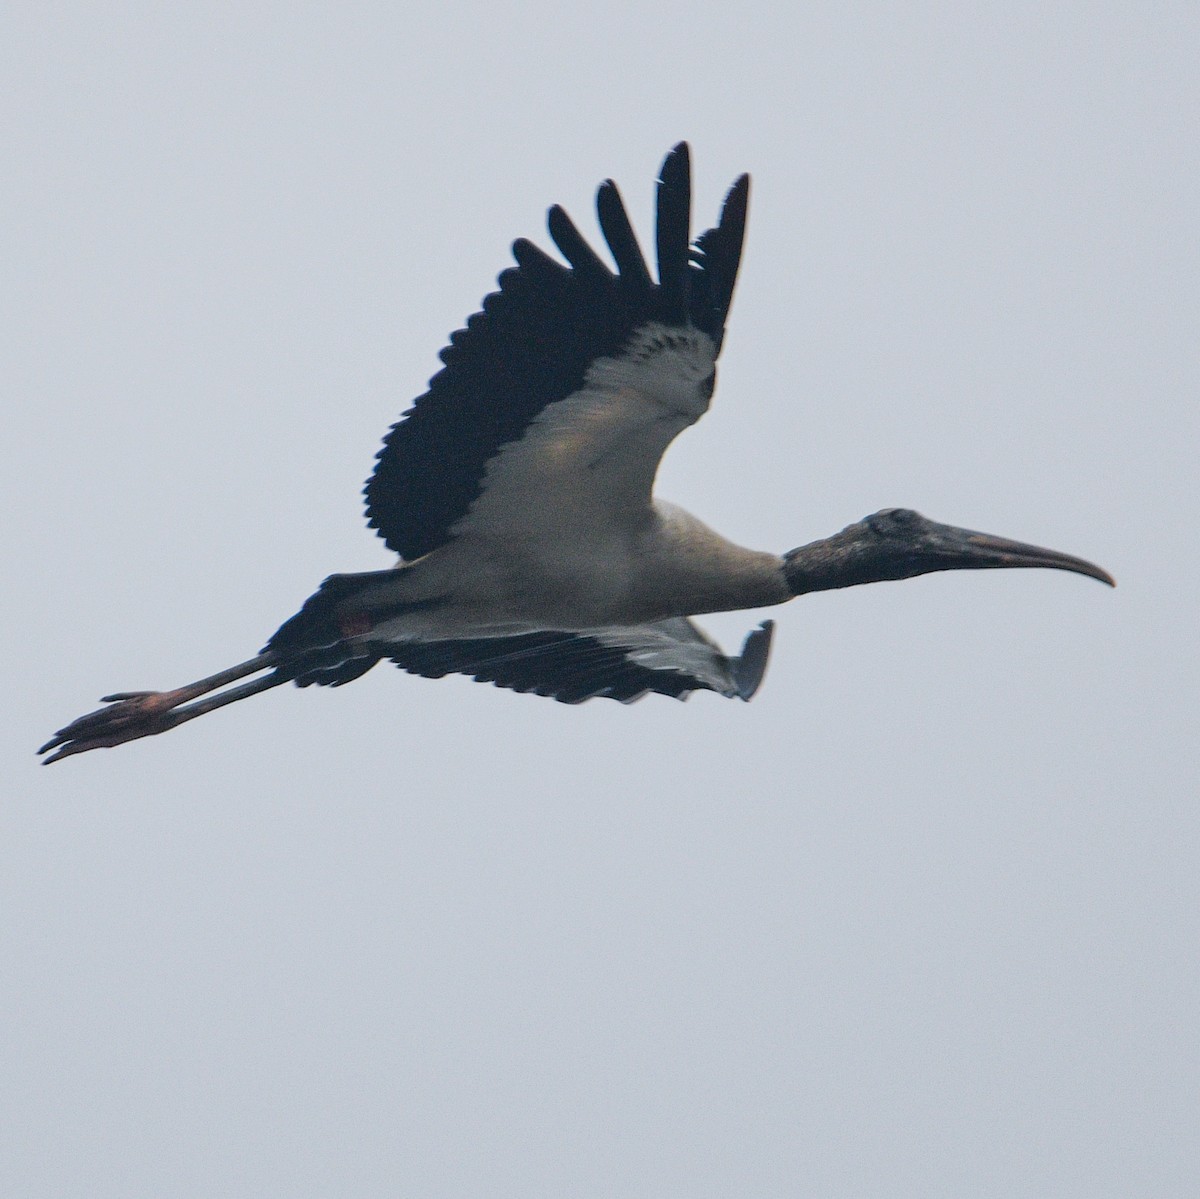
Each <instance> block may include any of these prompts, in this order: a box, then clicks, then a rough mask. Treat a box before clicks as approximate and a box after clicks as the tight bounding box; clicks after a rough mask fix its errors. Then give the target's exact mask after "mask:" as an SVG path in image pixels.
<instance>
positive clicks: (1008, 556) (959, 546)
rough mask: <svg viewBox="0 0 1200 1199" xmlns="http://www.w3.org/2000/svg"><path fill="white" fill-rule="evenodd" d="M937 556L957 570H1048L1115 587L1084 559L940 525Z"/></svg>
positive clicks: (1095, 566)
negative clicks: (947, 558)
mask: <svg viewBox="0 0 1200 1199" xmlns="http://www.w3.org/2000/svg"><path fill="white" fill-rule="evenodd" d="M937 540H938V541H939V542H941V544H940V545H939V546H938V551H939V556H940V555H942V554H945V555H947V556H948V557H950V559H951V560H952V561H953V563H954V568H957V569H959V570H962V569H967V570H970V569H972V568H975V569H985V570H986V569H987V568H989V567H994V568H998V569H1003V568H1005V567H1022V566H1025V567H1042V568H1044V569H1048V570H1070V571H1073V572H1074V573H1075V574H1078V575H1087V576H1088V577H1089V578H1092V579H1099V580H1100V582H1101V583H1107V584H1108V585H1109V586H1110V587H1115V586H1116V585H1117V581H1116V579H1114V578H1113V577H1112V575H1110V574H1109V573H1108V571H1106V570H1104V569H1103V568H1102V567H1099V566H1097V565H1096V564H1095V563H1094V562H1089V561H1087V559H1086V558H1076V557H1075V556H1074V555H1073V554H1063V553H1060V552H1059V551H1058V550H1048V549H1045V548H1043V547H1042V546H1040V545H1026V544H1025V542H1023V541H1012V540H1010V539H1009V538H1007V537H994V536H993V535H992V534H991V533H976V532H975V531H974V530H972V529H956V528H954V527H953V526H952V525H942V526H941V527H940V528H939V529H938V537H937Z"/></svg>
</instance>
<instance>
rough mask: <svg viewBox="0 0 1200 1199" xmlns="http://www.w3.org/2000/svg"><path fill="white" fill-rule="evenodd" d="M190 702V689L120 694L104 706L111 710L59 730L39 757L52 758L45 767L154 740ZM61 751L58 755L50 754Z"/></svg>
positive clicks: (106, 698)
mask: <svg viewBox="0 0 1200 1199" xmlns="http://www.w3.org/2000/svg"><path fill="white" fill-rule="evenodd" d="M188 698H190V695H189V693H188V691H187V689H186V688H181V689H180V690H178V691H120V692H117V693H116V694H115V695H106V696H104V698H103V699H102V700H101V703H105V704H108V705H109V707H106V708H98V709H97V710H96V711H95V712H89V713H88V714H87V715H86V716H81V717H80V718H79V719H78V720H75V721H72V722H71V723H70V724H69V725H67V727H66V728H63V729H59V730H58V732H57V733H55V734H54V736H53V737H51V738H50V740H49V741H47V742H46V744H45V745H43V746H42V747H41V749H39V750H38V753H39V754H50V756H49V757H48V758H44V759H43V760H42V765H43V766H48V765H49V764H50V763H51V762H57V761H58V760H59V759H60V758H69V757H70V756H71V755H72V754H81V753H86V752H87V751H88V750H89V749H105V748H107V747H109V746H112V745H123V744H124V743H125V742H126V741H136V740H137V738H139V737H150V736H153V735H154V734H155V733H165V732H166V731H167V729H170V728H173V727H174V726H175V725H176V724H177V723H178V720H179V717H178V714H177V713H176V712H175V710H174V709H175V708H176V707H178V705H179V704H181V703H182V702H184V701H185V700H186V699H188ZM51 750H57V752H56V753H50V751H51Z"/></svg>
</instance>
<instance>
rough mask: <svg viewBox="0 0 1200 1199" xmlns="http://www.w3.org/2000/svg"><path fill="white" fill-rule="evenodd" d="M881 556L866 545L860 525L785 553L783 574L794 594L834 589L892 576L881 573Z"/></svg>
mask: <svg viewBox="0 0 1200 1199" xmlns="http://www.w3.org/2000/svg"><path fill="white" fill-rule="evenodd" d="M881 566H882V563H881V562H880V561H879V559H878V555H875V554H872V553H871V552H870V550H869V548H868V547H867V546H864V544H863V541H862V538H861V535H860V530H859V527H858V526H856V525H851V526H850V528H848V529H843V530H842V531H841V532H840V533H835V534H834V535H833V536H832V537H823V538H821V540H820V541H811V542H809V544H808V545H802V546H800V547H799V548H798V549H794V550H789V551H788V552H787V553H786V554H784V556H783V575H784V578H785V579H786V580H787V585H788V588H789V589H790V590H791V593H792V595H807V594H808V593H809V592H810V591H832V590H834V589H835V588H838V587H854V586H857V585H858V584H859V583H875V582H878V581H879V580H880V579H882V578H888V577H893V576H889V575H888V574H885V573H882V572H881Z"/></svg>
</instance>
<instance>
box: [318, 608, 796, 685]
mask: <svg viewBox="0 0 1200 1199" xmlns="http://www.w3.org/2000/svg"><path fill="white" fill-rule="evenodd" d="M773 627H774V625H773V622H771V621H769V620H768V621H764V622H763V624H761V625H760V626H759V627H758V628H757V629H754V630H753V631H752V632H751V633H750V634H749V636H747V638H746V640H745V643H744V644H743V646H742V652H741V653H740V654H738V655H736V656H734V657H729V656H727V655H726V654H724V653H723V652H722V651H721V648H720V647H719V646H718V645H717V644H716V643H715V642H714V641H712V640H711V639H710V638H709V637H707V636H705V634H704V633H703V632H702V631H701V630H700V629H699V628H697V627H696V625H694V624H693V623H692V622H691V621H690V620H687V619H685V618H683V617H677V618H674V619H671V620H663V621H658V622H656V623H654V624H645V625H636V626H632V627H620V628H609V629H589V630H586V631H584V632H566V631H559V630H553V629H543V630H537V631H532V632H528V633H521V634H517V635H515V636H509V637H474V638H465V639H459V640H452V641H419V640H414V641H411V642H406V643H401V644H397V643H395V642H392V643H390V644H388V645H387V646H386V647H385V646H380V647H378V648H377V649H374V650H373V649H372V647H371V646H370V645H369V644H368V645H360V646H356V647H355V648H354V650H353V651H350V650H348V647H346V646H342V647H340V651H341V660H340V661H336V660H334V655H337V653H338V650H334V649H332V648H331V649H330V651H329V654H330V655H331V656H330V657H328V658H326V659H325V660H324V661H322V662H320V664H319V665H318V664H317V662H318V661H319V659H317V658H314V659H313V660H312V665H311V666H310V667H309V668H308V669H307V670H306V671H302V672H301V673H299V674H297V675H296V676H295V681H296V683H297V684H298V685H299V686H301V687H306V686H310V685H312V684H323V685H327V686H335V687H336V686H340V685H341V684H343V683H348V682H350V681H351V680H353V679H356V678H358V677H359V676H360V675H362V674H365V673H366V671H368V670H369V669H370V668H371V667H372V666H374V665H375V663H376V662H378V661H380V660H381V659H383V658H386V659H388V660H390V661H392V662H394V663H395V664H396V665H397V666H400V667H402V668H403V669H404V670H407V671H408V672H409V673H410V674H419V675H422V676H424V677H425V678H430V679H440V678H442V677H443V676H445V675H448V674H466V675H470V676H471V677H472V678H474V679H475V680H476V681H477V682H481V683H494V684H495V685H496V686H497V687H508V688H510V689H512V690H513V691H523V692H531V693H532V694H534V695H544V696H548V697H550V698H552V699H556V700H559V701H560V702H561V703H567V704H577V703H582V702H583V701H584V700H586V699H594V698H597V697H604V698H607V699H616V700H620V701H621V702H622V703H632V702H633V701H634V700H637V699H641V698H642V696H643V695H647V694H649V693H650V692H657V693H658V694H660V695H670V696H674V697H675V698H676V699H686V698H687V697H688V695H689V694H690V693H691V692H693V691H715V692H717V693H718V694H719V695H725V696H729V697H730V698H738V699H743V700H748V699H750V697H751V696H752V695H753V694H754V693H755V691H757V690H758V686H759V684H760V683H761V682H762V678H763V674H764V672H765V671H766V667H767V656H768V654H769V652H770V647H771V632H772V629H773Z"/></svg>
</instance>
